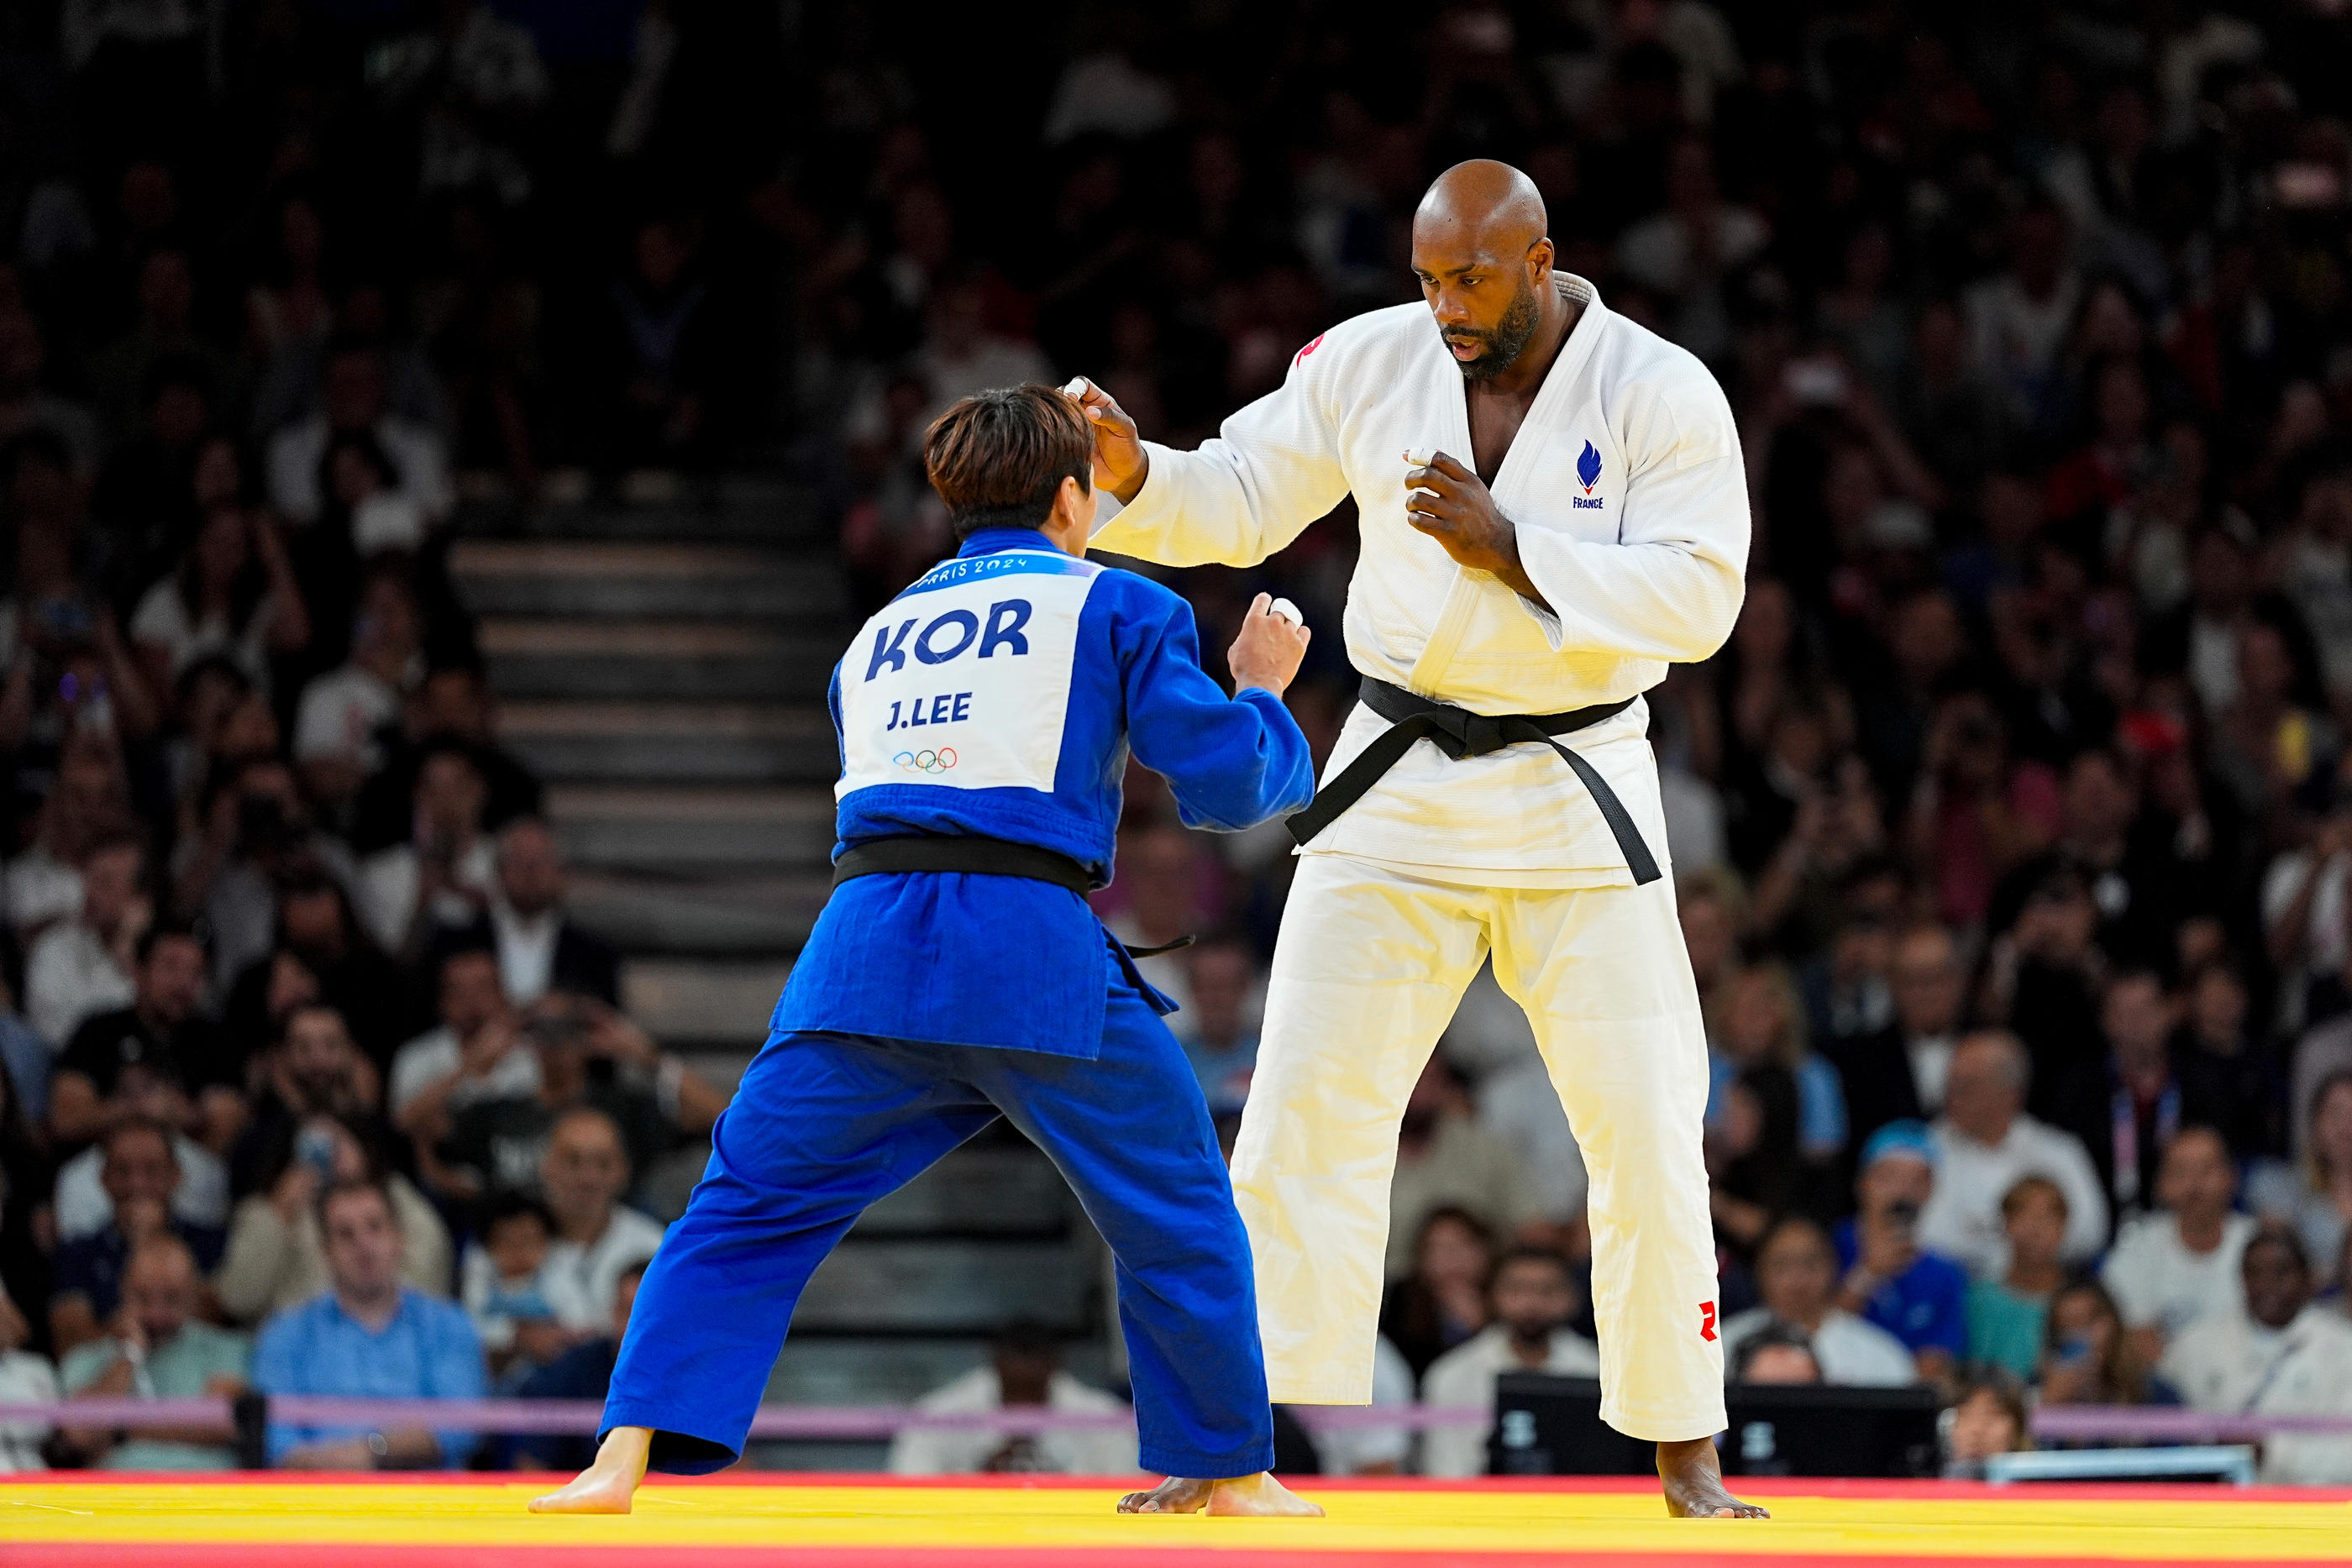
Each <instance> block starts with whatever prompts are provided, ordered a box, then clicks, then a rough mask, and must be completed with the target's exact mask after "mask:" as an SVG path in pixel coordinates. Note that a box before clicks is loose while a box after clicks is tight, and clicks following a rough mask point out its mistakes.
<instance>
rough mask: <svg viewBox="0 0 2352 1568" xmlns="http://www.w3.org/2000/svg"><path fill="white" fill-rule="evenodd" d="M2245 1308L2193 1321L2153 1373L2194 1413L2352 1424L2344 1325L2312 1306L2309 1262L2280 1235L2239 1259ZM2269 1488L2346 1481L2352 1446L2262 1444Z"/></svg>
mask: <svg viewBox="0 0 2352 1568" xmlns="http://www.w3.org/2000/svg"><path fill="white" fill-rule="evenodd" d="M2241 1264H2242V1267H2241V1273H2242V1278H2243V1281H2244V1287H2245V1303H2244V1307H2243V1309H2242V1310H2237V1309H2231V1310H2229V1311H2224V1312H2217V1313H2215V1314H2214V1315H2213V1316H2211V1317H2208V1318H2203V1319H2200V1321H2199V1322H2196V1323H2194V1324H2192V1325H2190V1326H2189V1328H2187V1329H2186V1330H2184V1331H2182V1333H2181V1334H2180V1336H2179V1338H2178V1339H2176V1340H2175V1341H2174V1342H2173V1343H2172V1346H2171V1348H2170V1349H2169V1350H2168V1351H2167V1352H2166V1353H2165V1357H2164V1362H2163V1364H2162V1367H2161V1370H2162V1371H2163V1373H2164V1375H2165V1376H2166V1377H2167V1378H2168V1379H2169V1380H2170V1381H2171V1382H2172V1383H2173V1384H2175V1385H2178V1386H2179V1389H2180V1391H2181V1394H2182V1395H2183V1396H2184V1397H2185V1398H2186V1399H2187V1402H2188V1403H2189V1405H2190V1406H2193V1407H2195V1408H2197V1409H2200V1410H2215V1411H2226V1412H2228V1413H2229V1414H2231V1415H2250V1416H2352V1324H2347V1323H2346V1322H2345V1321H2344V1320H2343V1319H2342V1318H2339V1317H2337V1316H2336V1314H2335V1313H2333V1312H2328V1311H2327V1310H2326V1309H2325V1308H2323V1307H2318V1306H2315V1305H2314V1304H2313V1303H2312V1299H2311V1297H2312V1274H2311V1263H2310V1260H2308V1259H2307V1258H2305V1255H2304V1250H2303V1243H2302V1242H2300V1241H2298V1240H2296V1239H2295V1238H2294V1232H2292V1231H2288V1230H2279V1229H2270V1230H2264V1231H2263V1232H2261V1233H2260V1234H2258V1235H2256V1236H2255V1237H2254V1238H2253V1239H2252V1240H2250V1241H2248V1242H2247V1243H2246V1246H2245V1249H2244V1252H2243V1255H2242V1260H2241ZM2261 1475H2262V1479H2263V1480H2264V1481H2267V1482H2270V1483H2271V1484H2273V1485H2296V1486H2342V1485H2344V1484H2346V1482H2347V1481H2352V1439H2347V1438H2345V1437H2333V1436H2329V1437H2322V1436H2317V1435H2311V1436H2305V1435H2302V1434H2295V1433H2281V1434H2279V1435H2276V1436H2274V1437H2270V1438H2268V1439H2267V1440H2265V1441H2264V1443H2263V1458H2262V1470H2261Z"/></svg>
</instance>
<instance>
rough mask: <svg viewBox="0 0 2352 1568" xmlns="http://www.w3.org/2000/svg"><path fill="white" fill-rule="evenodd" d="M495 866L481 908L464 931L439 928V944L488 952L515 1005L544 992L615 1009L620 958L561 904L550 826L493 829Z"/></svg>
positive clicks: (535, 821) (559, 856) (559, 862)
mask: <svg viewBox="0 0 2352 1568" xmlns="http://www.w3.org/2000/svg"><path fill="white" fill-rule="evenodd" d="M497 865H498V879H497V883H496V884H495V885H494V886H493V887H492V889H491V891H490V897H489V900H488V905H487V907H486V908H485V909H484V910H482V911H481V912H479V913H478V916H477V918H476V921H475V923H474V925H473V926H472V928H471V929H470V930H467V931H462V932H459V931H453V932H448V933H446V934H445V936H444V937H443V940H444V942H445V943H446V944H450V945H456V946H472V945H476V944H479V945H482V946H488V947H489V948H490V949H491V950H492V951H494V952H495V953H496V954H497V955H498V960H499V979H500V982H501V983H502V984H503V985H504V986H505V988H506V994H507V1000H509V1002H512V1003H513V1004H514V1005H515V1006H516V1007H519V1008H523V1007H529V1006H530V1005H531V1004H532V1003H533V1002H536V1001H538V1000H539V999H540V998H541V997H543V996H545V995H547V994H548V993H549V992H550V991H559V992H562V993H564V994H566V995H570V996H575V997H588V998H593V999H595V1000H597V1001H600V1002H603V1003H604V1004H605V1005H607V1006H608V1007H618V1006H620V1002H621V958H620V955H619V954H618V953H616V952H614V949H613V946H612V945H611V944H610V943H608V942H606V941H605V940H604V938H603V937H601V936H597V935H596V934H595V933H593V932H592V931H588V930H585V929H583V928H582V926H581V925H580V924H579V923H578V922H577V921H575V920H573V919H572V916H571V914H570V913H569V912H568V911H567V910H566V909H565V908H564V867H563V852H562V846H561V845H560V844H559V843H557V841H556V838H555V832H554V830H553V829H551V828H550V827H549V826H548V825H547V824H546V823H545V822H544V821H541V820H540V819H539V818H537V817H533V816H523V817H518V818H517V819H515V820H514V821H510V822H509V823H508V824H507V825H506V826H505V827H503V828H501V829H500V830H499V836H498V862H497Z"/></svg>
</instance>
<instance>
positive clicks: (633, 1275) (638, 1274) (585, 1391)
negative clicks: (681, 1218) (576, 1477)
mask: <svg viewBox="0 0 2352 1568" xmlns="http://www.w3.org/2000/svg"><path fill="white" fill-rule="evenodd" d="M645 1277H646V1266H645V1265H644V1264H643V1263H632V1264H630V1265H629V1266H628V1267H627V1268H625V1269H624V1270H621V1277H620V1278H619V1279H618V1280H616V1281H614V1283H613V1316H612V1320H611V1322H610V1324H609V1332H607V1333H600V1334H598V1335H597V1336H596V1337H595V1338H593V1339H585V1340H582V1341H581V1342H580V1343H578V1344H575V1345H573V1346H572V1348H571V1349H570V1350H567V1351H565V1352H564V1353H563V1354H562V1355H561V1356H559V1357H558V1358H557V1359H556V1360H554V1361H553V1362H551V1363H550V1364H547V1365H545V1366H542V1367H540V1368H538V1369H537V1370H536V1371H534V1372H532V1373H531V1374H530V1376H528V1377H526V1378H524V1379H523V1380H522V1382H521V1383H520V1385H517V1387H516V1389H515V1397H516V1398H518V1399H593V1400H596V1401H598V1402H600V1403H601V1402H602V1401H603V1399H604V1396H605V1395H606V1394H607V1393H609V1392H610V1391H611V1389H612V1386H613V1364H614V1361H615V1360H617V1359H618V1358H619V1356H620V1354H621V1337H622V1336H623V1335H624V1334H625V1333H628V1332H629V1310H630V1309H631V1308H632V1307H635V1305H636V1304H637V1282H638V1281H641V1280H643V1279H644V1278H645ZM595 1457H596V1445H595V1444H594V1442H593V1441H592V1440H590V1439H589V1438H586V1437H524V1438H520V1439H517V1440H515V1441H514V1442H512V1443H510V1444H509V1447H508V1449H507V1466H508V1468H509V1469H518V1470H524V1469H539V1470H564V1471H579V1470H584V1469H587V1468H588V1465H589V1461H591V1460H592V1459H593V1458H595Z"/></svg>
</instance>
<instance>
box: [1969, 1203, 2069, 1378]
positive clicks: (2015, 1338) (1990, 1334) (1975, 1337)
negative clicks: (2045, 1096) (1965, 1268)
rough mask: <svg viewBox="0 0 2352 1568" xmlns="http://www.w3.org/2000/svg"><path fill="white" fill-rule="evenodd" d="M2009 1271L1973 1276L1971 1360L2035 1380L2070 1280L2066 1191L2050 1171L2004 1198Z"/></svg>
mask: <svg viewBox="0 0 2352 1568" xmlns="http://www.w3.org/2000/svg"><path fill="white" fill-rule="evenodd" d="M2000 1228H2001V1235H2002V1237H2003V1239H2006V1240H2007V1241H2008V1243H2009V1271H2008V1272H2007V1273H2006V1274H2004V1275H2002V1276H2001V1278H2000V1279H1999V1280H1971V1281H1969V1299H1968V1311H1969V1360H1970V1361H1971V1362H1975V1363H1979V1364H1985V1365H1990V1366H1997V1367H2000V1369H2001V1370H2002V1371H2004V1372H2006V1373H2008V1374H2009V1375H2011V1376H2013V1377H2017V1378H2020V1379H2022V1380H2023V1381H2025V1382H2028V1383H2030V1382H2032V1380H2033V1375H2034V1373H2035V1372H2036V1370H2038V1369H2039V1368H2040V1366H2041V1364H2042V1338H2043V1330H2044V1327H2045V1325H2046V1324H2047V1323H2048V1322H2049V1319H2050V1298H2051V1297H2052V1295H2053V1294H2054V1293H2055V1292H2056V1291H2057V1289H2058V1287H2059V1286H2060V1285H2062V1284H2063V1283H2064V1282H2065V1280H2066V1270H2065V1266H2064V1265H2063V1264H2062V1263H2060V1262H2059V1261H2058V1250H2059V1249H2060V1248H2061V1247H2062V1246H2063V1245H2064V1243H2065V1239H2066V1195H2065V1193H2064V1192H2063V1191H2062V1190H2061V1189H2060V1187H2059V1186H2058V1184H2057V1183H2056V1182H2054V1181H2052V1180H2051V1179H2050V1178H2049V1177H2048V1176H2022V1177H2020V1178H2019V1179H2018V1180H2017V1181H2016V1182H2015V1183H2014V1184H2013V1185H2012V1186H2011V1187H2010V1189H2009V1191H2007V1192H2006V1193H2004V1194H2002V1195H2001V1199H2000Z"/></svg>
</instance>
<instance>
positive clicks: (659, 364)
mask: <svg viewBox="0 0 2352 1568" xmlns="http://www.w3.org/2000/svg"><path fill="white" fill-rule="evenodd" d="M701 239H702V236H701V231H700V225H698V224H695V223H692V222H689V221H681V220H674V219H670V218H666V217H665V218H652V219H648V220H647V221H646V222H645V223H643V224H640V225H638V227H637V230H636V235H635V243H634V244H633V245H632V246H631V247H630V263H631V265H630V267H629V270H628V274H627V276H626V277H623V278H620V279H618V280H616V281H615V282H614V284H613V285H612V287H611V289H610V291H609V294H608V298H609V299H610V301H611V304H612V311H611V316H610V325H609V327H608V328H607V329H606V331H605V333H604V337H605V340H606V345H607V347H606V356H605V357H606V361H607V363H606V365H605V366H604V375H603V381H604V385H603V386H602V387H600V388H599V391H600V392H603V393H604V402H605V404H606V406H605V408H604V411H603V412H604V420H605V445H604V455H605V458H606V461H607V462H608V463H612V464H615V465H625V466H633V467H641V468H675V467H690V466H693V465H697V464H698V462H699V461H700V460H701V459H702V457H703V455H705V454H706V453H708V452H709V450H710V442H711V440H712V437H713V434H714V432H713V425H714V423H715V421H716V419H717V413H716V411H714V410H713V409H712V407H711V406H710V404H711V394H712V391H713V387H714V383H715V381H716V374H715V364H714V360H715V356H716V354H717V353H718V351H719V345H718V342H717V340H716V339H715V338H714V336H713V333H714V331H715V330H716V322H715V319H714V316H713V313H712V310H711V308H710V283H709V279H708V278H707V277H702V276H700V275H699V274H698V270H697V267H696V262H697V259H698V253H699V251H700V249H701Z"/></svg>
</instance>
